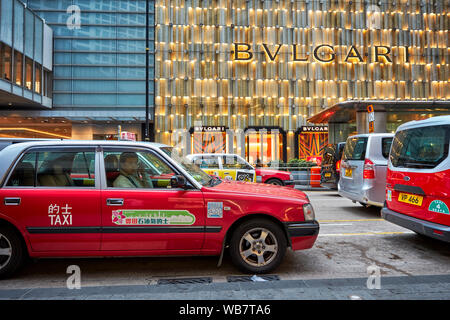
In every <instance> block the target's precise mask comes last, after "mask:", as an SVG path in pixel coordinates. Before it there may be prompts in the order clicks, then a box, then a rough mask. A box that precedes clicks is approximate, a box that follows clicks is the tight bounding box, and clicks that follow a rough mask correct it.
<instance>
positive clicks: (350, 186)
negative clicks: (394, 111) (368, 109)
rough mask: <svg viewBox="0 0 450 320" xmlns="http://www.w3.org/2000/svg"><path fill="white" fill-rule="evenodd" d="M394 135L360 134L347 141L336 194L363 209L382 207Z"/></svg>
mask: <svg viewBox="0 0 450 320" xmlns="http://www.w3.org/2000/svg"><path fill="white" fill-rule="evenodd" d="M393 137H394V134H392V133H373V134H359V135H355V136H351V137H349V138H348V139H347V141H346V144H345V148H344V152H343V154H342V160H341V175H340V179H339V183H338V192H339V194H340V195H341V196H343V197H346V198H348V199H350V200H353V202H359V203H360V204H362V205H363V206H369V205H374V206H378V207H382V206H383V203H384V198H385V190H386V171H387V162H388V157H389V149H390V147H391V144H392V139H393Z"/></svg>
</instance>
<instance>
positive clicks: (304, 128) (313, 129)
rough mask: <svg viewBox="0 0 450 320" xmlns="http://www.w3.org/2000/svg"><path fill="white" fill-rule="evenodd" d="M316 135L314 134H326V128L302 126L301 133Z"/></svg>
mask: <svg viewBox="0 0 450 320" xmlns="http://www.w3.org/2000/svg"><path fill="white" fill-rule="evenodd" d="M308 132H310V133H316V132H324V133H327V132H328V126H302V127H301V133H308Z"/></svg>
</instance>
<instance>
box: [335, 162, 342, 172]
mask: <svg viewBox="0 0 450 320" xmlns="http://www.w3.org/2000/svg"><path fill="white" fill-rule="evenodd" d="M336 171H341V160H339V161H338V162H336Z"/></svg>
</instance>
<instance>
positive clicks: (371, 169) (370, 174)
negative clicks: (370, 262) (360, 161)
mask: <svg viewBox="0 0 450 320" xmlns="http://www.w3.org/2000/svg"><path fill="white" fill-rule="evenodd" d="M363 179H375V165H374V163H373V162H372V161H371V160H369V159H366V160H365V161H364V171H363Z"/></svg>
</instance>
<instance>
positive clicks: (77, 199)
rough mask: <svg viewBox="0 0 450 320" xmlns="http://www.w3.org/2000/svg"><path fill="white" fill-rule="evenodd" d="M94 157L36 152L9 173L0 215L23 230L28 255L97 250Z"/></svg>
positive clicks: (62, 150)
mask: <svg viewBox="0 0 450 320" xmlns="http://www.w3.org/2000/svg"><path fill="white" fill-rule="evenodd" d="M95 156H96V155H95V148H94V147H73V146H70V147H39V148H34V149H30V150H29V151H28V152H27V153H26V154H24V155H23V156H22V158H21V159H20V161H19V162H18V164H17V165H16V167H15V168H14V170H13V172H12V173H11V176H10V177H9V179H8V181H7V182H6V184H5V186H4V187H3V188H2V189H1V196H2V199H1V201H2V204H1V205H0V212H2V213H4V214H6V215H8V216H9V217H11V218H12V219H16V221H17V223H18V224H19V225H21V226H23V227H24V229H25V231H26V233H27V234H28V238H29V240H30V243H31V247H32V250H33V251H36V252H50V251H52V252H54V251H64V252H68V251H95V250H99V249H100V239H101V228H100V226H101V221H100V220H101V212H100V189H99V184H96V179H95V177H96V175H95V171H96V170H95V166H94V165H92V167H93V168H94V171H91V170H89V166H90V163H91V162H92V161H95ZM36 168H37V172H36ZM80 176H82V177H83V178H82V179H80Z"/></svg>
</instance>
